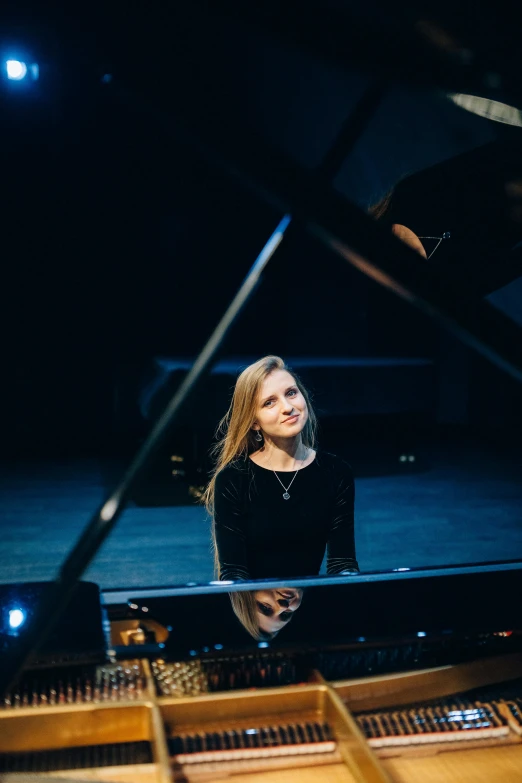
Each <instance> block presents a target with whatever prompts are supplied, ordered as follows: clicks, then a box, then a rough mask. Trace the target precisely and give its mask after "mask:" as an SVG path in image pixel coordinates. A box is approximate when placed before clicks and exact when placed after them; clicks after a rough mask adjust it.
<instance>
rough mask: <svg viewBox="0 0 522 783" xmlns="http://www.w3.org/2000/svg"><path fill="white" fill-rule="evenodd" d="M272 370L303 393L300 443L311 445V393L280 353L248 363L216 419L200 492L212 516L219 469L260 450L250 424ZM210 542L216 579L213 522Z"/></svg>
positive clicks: (314, 426)
mask: <svg viewBox="0 0 522 783" xmlns="http://www.w3.org/2000/svg"><path fill="white" fill-rule="evenodd" d="M274 370H286V371H287V372H289V373H290V375H292V377H293V379H294V381H295V384H296V386H297V388H298V389H299V391H300V392H301V394H302V395H303V397H304V399H305V401H306V406H307V408H308V419H307V422H306V424H305V426H304V427H303V431H302V433H301V438H302V442H303V443H304V445H305V446H308V448H314V446H315V442H316V433H317V419H316V416H315V413H314V411H313V409H312V406H311V403H310V396H309V394H308V392H307V391H306V389H305V388H304V386H303V384H302V383H301V381H300V380H299V378H298V377H297V376H296V375H295V373H294V372H292V370H291V369H290V368H289V367H287V366H286V364H285V363H284V361H283V360H282V359H281V357H279V356H264V357H263V358H262V359H259V360H258V361H257V362H254V363H253V364H250V365H249V366H248V367H246V368H245V369H244V370H243V372H242V373H241V374H240V375H239V377H238V379H237V381H236V385H235V387H234V393H233V395H232V401H231V403H230V407H229V409H228V411H227V412H226V414H225V416H223V418H222V419H221V421H220V422H219V426H218V428H217V431H216V437H217V442H216V444H215V445H214V447H213V448H212V455H213V456H214V458H215V460H216V464H215V468H214V472H213V474H212V478H211V479H210V482H209V484H208V486H207V488H206V490H205V492H204V494H203V498H202V501H203V502H204V504H205V506H206V509H207V511H208V513H209V515H210V517H211V518H213V517H214V496H215V489H216V478H217V476H218V475H219V473H221V471H222V470H223V469H224V468H226V466H227V465H230V464H231V463H232V462H235V461H236V460H238V459H240V458H243V459H245V460H246V459H247V458H248V455H249V454H252V453H253V452H254V451H258V450H259V446H260V443H259V441H257V440H256V439H255V437H254V431H253V430H252V425H253V423H254V421H255V418H256V408H257V400H258V397H259V391H260V389H261V385H262V383H263V381H264V380H265V378H267V377H268V376H269V375H270V373H272V372H274ZM212 541H213V546H214V564H215V572H216V576H217V577H218V578H219V562H218V553H217V549H216V540H215V534H214V525H212Z"/></svg>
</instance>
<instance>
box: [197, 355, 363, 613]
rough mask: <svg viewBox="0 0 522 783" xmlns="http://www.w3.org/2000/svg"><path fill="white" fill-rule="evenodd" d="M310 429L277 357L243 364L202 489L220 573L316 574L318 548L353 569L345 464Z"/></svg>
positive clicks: (302, 400) (309, 415)
mask: <svg viewBox="0 0 522 783" xmlns="http://www.w3.org/2000/svg"><path fill="white" fill-rule="evenodd" d="M315 432H316V418H315V414H314V412H313V410H312V407H311V405H310V400H309V397H308V394H307V392H306V390H305V388H304V387H303V385H302V384H301V382H300V381H299V379H298V378H297V377H296V375H295V374H294V373H292V372H291V370H290V369H289V368H288V367H287V366H286V365H285V363H284V362H283V360H282V359H280V358H279V357H278V356H265V357H264V358H263V359H260V360H259V361H257V362H255V363H254V364H251V365H250V366H249V367H247V368H246V369H245V370H243V372H242V373H241V375H240V376H239V377H238V379H237V382H236V385H235V388H234V394H233V397H232V402H231V405H230V408H229V410H228V412H227V414H226V416H225V417H224V418H223V420H222V421H221V424H220V427H219V430H218V433H219V435H220V439H219V441H218V443H217V446H216V448H215V451H216V454H217V461H216V468H215V471H214V474H213V476H212V479H211V481H210V483H209V485H208V487H207V490H206V494H205V501H206V506H207V509H208V511H209V513H210V516H211V518H212V532H213V541H214V554H215V564H216V572H217V576H218V578H219V579H221V580H229V579H231V580H245V579H263V578H269V577H275V578H282V577H299V576H311V575H315V574H318V573H319V569H320V566H321V562H322V560H323V556H324V553H325V550H327V573H328V574H342V573H357V572H358V570H359V566H358V564H357V560H356V558H355V542H354V482H353V475H352V471H351V469H350V466H349V465H348V464H347V463H346V462H344V461H343V460H341V459H339V458H338V457H335V456H334V455H332V454H328V453H326V452H322V451H317V450H316V449H315ZM276 600H277V599H276ZM281 600H284V599H281Z"/></svg>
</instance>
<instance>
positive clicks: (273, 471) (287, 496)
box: [268, 450, 306, 500]
mask: <svg viewBox="0 0 522 783" xmlns="http://www.w3.org/2000/svg"><path fill="white" fill-rule="evenodd" d="M305 459H306V450H305V456H304V457H303V459H302V460H301V468H302V467H303V462H304V461H305ZM294 462H295V457H294ZM268 464H269V465H270V470H271V471H272V473H273V474H274V476H275V477H276V479H277V480H278V481H279V483H280V484H281V486H282V487H283V489H284V492H283V498H284V499H285V500H290V493H289V491H288V490H289V489H290V487H291V486H292V484H293V483H294V481H295V478H296V476H297V474H298V473H299V470H300V468H297V470H296V472H295V473H294V476H293V478H292V481H291V482H290V484H289V485H288V486H287V487H285V485H284V484H283V482H282V481H281V479H280V478H279V476H278V475H277V473H276V472H275V470H274V469H273V467H272V463H271V462H270V457H269V458H268Z"/></svg>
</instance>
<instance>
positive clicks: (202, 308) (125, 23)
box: [0, 3, 520, 457]
mask: <svg viewBox="0 0 522 783" xmlns="http://www.w3.org/2000/svg"><path fill="white" fill-rule="evenodd" d="M169 5H170V4H169ZM0 19H1V22H2V24H1V36H2V37H1V40H2V44H1V46H2V51H3V52H7V51H8V50H10V51H13V52H15V50H16V51H21V55H22V56H23V53H24V52H23V49H24V47H25V49H26V50H27V52H28V56H29V58H30V59H31V61H38V62H39V63H40V66H41V71H40V75H41V78H40V80H39V82H37V83H35V84H34V85H32V86H29V87H24V88H23V89H17V86H16V85H15V87H14V88H13V86H12V85H7V84H6V83H4V84H3V85H2V104H1V112H2V124H1V129H0V168H1V171H2V180H1V182H2V186H1V188H0V210H1V216H2V217H1V221H2V243H1V247H2V266H1V268H2V287H1V295H2V307H1V334H2V360H1V368H2V369H1V383H0V406H1V407H0V410H1V411H2V414H3V421H2V427H1V431H2V445H3V451H4V455H5V457H10V456H13V455H20V456H30V455H32V454H38V455H47V454H71V455H73V454H86V453H89V454H96V453H107V452H111V451H115V450H118V449H120V448H122V447H123V445H122V444H124V447H125V448H127V447H129V448H131V449H132V447H133V445H134V444H135V443H136V442H137V441H136V438H137V437H138V436H139V434H140V433H141V434H143V432H144V431H145V430H146V428H147V426H149V425H148V424H147V423H146V422H143V421H140V420H139V416H138V414H137V412H136V411H134V414H133V415H130V414H129V415H128V416H127V414H122V409H124V410H127V407H126V404H127V403H128V401H129V398H132V399H134V397H135V394H136V390H137V389H139V387H140V383H141V382H142V381H141V379H142V378H144V377H145V376H146V372H147V368H148V366H149V363H150V360H151V358H152V357H153V356H155V355H173V356H194V355H195V354H196V353H197V352H198V351H199V349H200V348H201V347H202V345H203V343H204V341H205V339H206V338H207V337H208V335H209V334H210V332H211V331H212V329H213V327H214V325H215V323H216V322H217V320H218V318H219V317H220V315H221V314H222V312H223V310H224V308H225V306H226V304H227V303H228V302H229V300H230V299H231V297H232V296H233V294H234V292H235V291H236V289H237V287H238V285H239V284H240V281H241V280H242V279H243V277H244V276H245V274H246V273H247V271H248V269H249V268H250V265H251V264H252V262H253V260H254V259H255V257H256V255H257V253H258V252H259V251H260V249H261V248H262V246H263V244H264V242H265V240H266V238H267V237H268V236H269V234H270V233H271V231H272V230H273V228H274V227H275V225H276V223H277V221H278V220H279V218H280V215H279V214H278V213H276V211H275V210H273V209H272V208H271V207H269V206H267V205H265V204H264V203H262V201H261V200H260V199H259V198H258V197H256V196H255V195H254V194H252V193H250V192H248V191H246V190H243V189H241V188H240V187H239V186H238V184H237V183H235V182H232V181H230V180H229V179H227V178H226V176H225V175H224V174H223V173H222V172H221V171H220V170H219V169H216V168H214V167H213V166H211V165H210V164H209V163H208V161H205V160H203V159H201V158H199V157H198V156H197V154H196V153H195V151H194V149H191V148H190V147H189V146H184V145H183V144H181V143H180V142H179V138H178V136H177V134H175V133H174V132H173V127H174V126H176V123H179V122H181V123H182V124H183V125H185V126H187V127H194V128H200V129H204V131H205V133H207V134H208V135H210V137H212V134H213V131H214V129H215V132H216V138H217V137H218V135H219V134H223V133H225V134H227V135H228V136H229V138H233V139H235V140H236V143H237V145H238V146H241V145H246V146H248V144H249V138H250V137H249V133H248V131H249V130H255V131H256V132H257V133H259V134H261V135H262V136H263V137H264V138H266V139H267V140H268V141H270V142H271V143H273V144H275V145H276V147H277V148H278V149H281V150H283V151H284V152H286V153H287V154H288V155H290V156H291V157H292V158H293V159H294V160H296V161H297V162H298V163H299V164H301V165H302V166H304V167H306V168H309V169H312V168H313V167H315V166H317V164H318V163H319V162H320V160H321V158H322V156H323V155H324V153H325V152H326V150H327V149H328V147H329V145H330V144H331V142H332V140H333V139H334V137H335V134H336V133H337V131H338V130H339V127H340V125H341V123H342V122H343V120H344V119H345V117H346V116H347V114H348V113H349V111H350V110H351V109H352V108H353V106H354V105H355V102H356V101H357V99H358V98H359V97H360V95H361V93H362V91H363V89H364V87H365V85H366V84H367V83H368V77H367V76H366V75H365V74H364V73H362V72H357V71H356V70H354V71H353V72H351V73H350V72H347V71H340V70H339V69H336V68H335V67H333V66H331V65H327V64H324V63H321V62H319V61H318V60H317V59H316V58H314V57H313V56H311V55H307V54H306V53H304V52H302V51H300V50H298V49H292V48H288V47H285V46H284V45H283V44H282V43H281V42H276V41H273V40H271V39H270V37H269V35H268V34H266V33H263V32H260V31H256V30H253V29H252V28H248V27H246V26H245V27H243V26H241V25H239V24H237V23H234V22H229V21H227V19H226V17H224V18H221V19H220V18H219V17H218V16H217V15H213V16H210V17H207V16H205V13H204V12H202V11H201V9H199V8H198V6H197V4H196V6H192V7H191V8H189V7H182V6H180V5H176V7H175V8H170V7H169V9H168V10H167V9H166V8H162V7H161V6H159V5H158V6H155V5H154V4H153V5H151V6H150V8H149V7H148V8H147V12H146V13H145V12H143V13H142V12H141V11H139V10H138V6H136V5H134V4H130V5H127V6H126V7H125V9H123V8H120V7H119V6H117V5H116V4H114V3H110V4H105V5H104V6H103V7H101V6H97V5H96V4H94V5H92V6H90V8H89V10H87V9H85V8H82V7H80V8H74V10H71V8H69V10H67V9H64V8H59V7H58V6H53V7H52V8H51V7H46V6H45V4H40V5H39V6H38V7H33V8H30V7H29V6H27V7H23V6H20V5H17V6H16V7H15V6H14V5H13V6H11V7H10V6H9V5H7V6H6V7H5V8H4V10H3V11H2V12H1V15H0ZM17 47H18V48H17ZM106 73H107V74H111V75H112V81H111V82H110V83H108V84H103V83H102V81H101V77H102V76H103V74H106ZM502 138H503V137H502V129H501V130H499V129H498V127H497V126H495V125H494V124H492V123H489V122H488V121H486V120H482V119H478V118H476V117H473V116H472V115H469V114H467V113H466V112H463V111H461V110H459V109H457V108H456V107H454V106H453V105H452V104H451V103H449V102H448V101H447V100H445V99H444V96H443V95H441V94H431V93H429V92H423V91H420V90H415V89H413V88H406V87H393V88H391V89H390V91H389V92H388V94H387V96H386V98H385V99H384V101H383V103H382V105H381V107H380V109H379V111H378V112H377V114H376V116H375V118H374V119H373V120H372V122H371V124H370V126H369V128H368V129H367V131H366V133H365V134H364V136H363V138H362V139H361V140H360V141H359V142H358V144H357V145H356V148H355V150H354V151H353V153H352V154H351V155H350V157H349V158H348V159H347V160H346V162H345V164H344V165H343V167H342V170H341V171H340V173H339V175H338V176H337V178H336V180H335V186H336V187H337V188H338V189H339V190H341V191H342V192H343V193H345V194H346V195H347V196H349V198H351V199H352V200H354V201H356V202H357V203H358V204H359V205H361V206H362V207H364V208H367V207H369V206H370V205H371V204H373V203H374V202H376V201H377V200H378V199H379V198H381V197H382V196H383V195H384V194H385V193H386V192H387V191H388V190H389V189H390V188H391V187H392V186H393V185H394V184H395V183H396V182H397V181H398V180H399V179H401V178H403V177H405V176H407V175H409V174H411V173H413V172H415V171H419V170H422V169H425V168H427V167H429V166H432V165H434V164H437V163H439V162H441V161H443V160H447V159H449V158H451V157H453V156H456V155H459V154H461V153H464V152H467V151H469V150H473V149H475V148H477V147H480V146H481V145H483V144H486V143H489V142H492V141H495V140H498V139H500V140H502ZM415 198H416V200H419V198H420V199H421V200H424V201H425V209H426V213H427V214H429V212H430V209H432V208H433V205H434V204H436V203H440V201H441V198H442V199H443V198H444V195H443V194H441V193H440V192H435V193H430V192H429V191H426V190H425V191H424V192H423V193H422V196H421V197H418V196H416V197H415ZM465 198H466V196H463V201H464V200H465ZM430 199H431V200H430ZM455 209H456V210H457V211H458V200H457V206H456V207H455ZM456 217H458V216H456ZM438 222H440V221H438ZM448 228H450V226H447V225H439V224H436V225H435V224H434V225H433V228H432V229H431V230H432V232H433V233H434V234H435V235H438V234H439V233H440V232H441V231H444V230H448ZM470 243H471V238H470ZM226 350H227V352H229V353H232V354H242V353H247V354H249V355H259V356H261V355H263V354H266V353H277V354H280V355H282V356H285V355H317V356H354V357H357V356H359V357H364V356H384V357H387V356H388V357H400V356H411V357H418V356H420V357H423V356H424V357H429V358H433V359H434V360H435V364H436V371H437V375H436V378H437V381H436V390H435V393H436V403H435V406H434V411H433V415H434V418H435V420H436V421H437V423H438V424H440V425H451V426H458V427H459V428H462V429H464V430H466V431H467V432H470V433H474V434H480V435H481V437H487V438H490V439H500V440H504V441H506V442H509V441H510V439H512V438H513V437H514V432H516V427H517V426H518V427H519V426H520V424H519V418H520V416H519V414H520V395H519V393H518V390H517V389H516V388H515V385H514V384H513V383H512V382H511V381H510V380H509V379H505V378H504V377H503V376H502V374H501V373H500V371H498V370H496V369H494V368H492V367H490V366H489V365H488V364H487V363H486V362H485V361H484V360H482V359H479V358H478V357H476V356H474V355H470V353H469V351H468V349H465V348H463V347H461V346H459V344H458V342H457V341H456V340H455V339H454V338H452V337H448V336H446V335H441V334H440V332H439V331H438V329H437V328H435V327H434V326H433V325H432V324H431V323H429V322H428V321H427V320H426V319H425V317H424V316H422V315H420V314H419V313H417V312H415V311H413V310H412V309H410V308H409V307H408V306H407V305H406V304H404V303H403V302H401V301H398V300H396V299H395V298H394V297H393V296H392V295H391V294H389V293H388V292H386V291H384V290H381V289H379V288H378V287H377V286H376V284H374V283H373V282H370V281H368V280H366V279H365V278H364V277H363V276H362V275H360V274H359V273H358V272H356V271H355V270H353V269H351V268H349V267H348V265H347V264H345V263H344V262H342V261H341V260H340V259H339V258H337V257H334V256H333V255H331V254H330V253H329V252H328V251H326V250H325V249H323V248H322V247H320V246H319V244H318V243H317V242H316V241H315V240H312V239H311V238H309V237H308V236H306V235H305V234H302V233H301V234H300V233H299V232H294V234H292V236H291V237H290V241H289V242H288V244H287V245H286V246H285V247H284V249H283V250H281V252H279V253H278V254H277V256H276V257H275V258H274V259H273V261H272V262H271V264H270V266H269V269H268V271H267V273H266V275H265V278H264V281H263V283H262V286H261V287H260V289H259V290H258V291H257V292H256V295H255V297H254V299H253V300H252V301H251V302H250V303H249V305H248V308H247V310H246V311H245V312H244V314H243V315H242V317H241V319H240V321H239V322H238V323H237V324H236V325H235V327H234V329H233V330H232V333H231V334H230V337H229V339H228V342H227V345H226ZM122 397H123V398H127V399H123V401H122ZM201 404H202V405H204V391H203V394H202V397H201ZM131 408H132V406H131Z"/></svg>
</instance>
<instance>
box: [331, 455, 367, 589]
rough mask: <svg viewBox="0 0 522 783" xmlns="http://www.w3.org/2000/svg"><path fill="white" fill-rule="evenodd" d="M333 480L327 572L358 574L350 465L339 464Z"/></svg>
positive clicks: (353, 496)
mask: <svg viewBox="0 0 522 783" xmlns="http://www.w3.org/2000/svg"><path fill="white" fill-rule="evenodd" d="M333 478H334V482H335V484H334V504H333V512H332V517H331V520H330V526H329V531H328V542H327V558H326V572H327V573H328V574H340V573H342V572H345V571H346V572H348V573H358V572H359V564H358V562H357V560H356V558H355V532H354V503H355V485H354V481H353V474H352V470H351V468H350V466H349V465H348V463H346V462H343V461H341V460H339V462H338V464H337V465H336V466H335V470H334V471H333Z"/></svg>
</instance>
